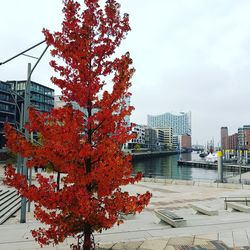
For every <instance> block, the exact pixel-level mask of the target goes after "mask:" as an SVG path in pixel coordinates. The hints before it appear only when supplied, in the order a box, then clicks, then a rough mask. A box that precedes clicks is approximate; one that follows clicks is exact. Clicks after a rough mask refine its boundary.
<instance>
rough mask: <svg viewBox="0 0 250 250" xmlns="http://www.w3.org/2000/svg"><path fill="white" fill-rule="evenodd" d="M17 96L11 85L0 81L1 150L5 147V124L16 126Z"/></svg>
mask: <svg viewBox="0 0 250 250" xmlns="http://www.w3.org/2000/svg"><path fill="white" fill-rule="evenodd" d="M15 102H16V95H14V94H13V93H12V92H11V84H9V83H6V82H2V81H0V148H3V147H4V145H5V141H6V140H5V137H4V132H3V126H4V123H5V122H9V123H10V124H12V125H16V105H15Z"/></svg>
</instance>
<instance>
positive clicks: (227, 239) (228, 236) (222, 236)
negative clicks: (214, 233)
mask: <svg viewBox="0 0 250 250" xmlns="http://www.w3.org/2000/svg"><path fill="white" fill-rule="evenodd" d="M218 236H219V238H218V239H219V240H221V241H223V242H224V243H225V244H226V245H228V246H229V247H234V241H233V234H232V232H230V231H229V232H220V233H219V234H218Z"/></svg>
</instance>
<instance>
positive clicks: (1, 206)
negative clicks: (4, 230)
mask: <svg viewBox="0 0 250 250" xmlns="http://www.w3.org/2000/svg"><path fill="white" fill-rule="evenodd" d="M18 199H20V196H19V195H18V194H15V195H13V196H12V197H7V199H6V200H5V202H4V203H2V204H0V216H1V213H2V211H3V210H4V209H5V208H7V207H8V206H11V204H12V203H13V202H15V201H16V200H18Z"/></svg>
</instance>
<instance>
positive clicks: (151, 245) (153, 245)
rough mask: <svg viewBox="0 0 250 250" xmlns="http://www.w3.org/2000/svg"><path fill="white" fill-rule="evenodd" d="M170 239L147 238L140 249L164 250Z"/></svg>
mask: <svg viewBox="0 0 250 250" xmlns="http://www.w3.org/2000/svg"><path fill="white" fill-rule="evenodd" d="M167 242H168V240H145V241H144V242H143V243H142V245H141V246H140V247H139V250H164V249H165V247H166V245H167Z"/></svg>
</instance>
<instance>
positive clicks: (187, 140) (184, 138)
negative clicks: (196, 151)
mask: <svg viewBox="0 0 250 250" xmlns="http://www.w3.org/2000/svg"><path fill="white" fill-rule="evenodd" d="M181 149H184V150H191V149H192V143H191V136H190V135H181Z"/></svg>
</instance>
